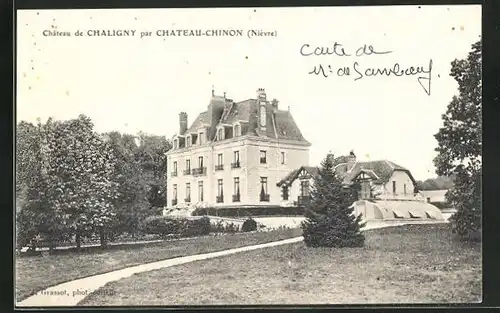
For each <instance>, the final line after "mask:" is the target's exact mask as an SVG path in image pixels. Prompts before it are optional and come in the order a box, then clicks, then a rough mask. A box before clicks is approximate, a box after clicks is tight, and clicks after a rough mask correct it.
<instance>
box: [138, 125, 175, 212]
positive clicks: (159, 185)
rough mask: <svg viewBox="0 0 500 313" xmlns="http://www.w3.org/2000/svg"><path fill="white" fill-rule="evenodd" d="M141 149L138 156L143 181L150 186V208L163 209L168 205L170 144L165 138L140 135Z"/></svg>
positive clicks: (141, 133)
mask: <svg viewBox="0 0 500 313" xmlns="http://www.w3.org/2000/svg"><path fill="white" fill-rule="evenodd" d="M138 139H139V142H140V144H139V148H138V150H137V153H136V156H137V159H138V160H139V162H140V164H141V167H142V170H143V179H144V181H145V183H146V185H147V186H148V200H149V204H150V208H153V209H154V208H161V207H164V206H165V205H166V203H167V197H166V192H167V181H166V179H167V156H166V155H165V153H166V152H168V151H169V150H170V148H171V144H170V142H169V141H168V140H167V139H166V138H165V137H164V136H156V135H149V134H146V133H143V132H140V133H139V134H138Z"/></svg>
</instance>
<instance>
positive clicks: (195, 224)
mask: <svg viewBox="0 0 500 313" xmlns="http://www.w3.org/2000/svg"><path fill="white" fill-rule="evenodd" d="M141 230H142V231H143V232H144V233H146V234H155V235H160V236H162V237H165V236H167V235H174V236H176V237H195V236H205V235H208V234H209V233H210V230H211V225H210V219H209V218H208V217H202V218H199V219H194V220H191V219H186V218H172V217H170V216H151V217H148V218H146V219H145V220H144V222H143V223H142V224H141Z"/></svg>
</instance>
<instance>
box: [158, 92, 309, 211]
mask: <svg viewBox="0 0 500 313" xmlns="http://www.w3.org/2000/svg"><path fill="white" fill-rule="evenodd" d="M179 124H180V128H179V129H180V131H179V133H178V134H176V135H174V136H173V138H172V140H173V142H174V148H173V149H172V150H170V151H169V152H168V153H167V157H168V168H169V173H168V174H167V207H173V206H176V205H184V206H190V205H194V204H198V205H203V206H208V207H223V206H231V207H238V206H269V205H279V204H281V202H282V201H281V200H282V199H281V190H280V188H279V187H277V183H278V182H279V181H280V180H281V178H283V177H284V176H286V175H287V174H288V173H289V172H290V171H291V170H292V169H294V168H297V167H299V166H300V165H301V164H308V163H309V146H310V143H309V142H307V141H306V140H305V139H304V138H303V137H302V135H301V133H300V130H299V129H298V127H297V125H296V124H295V122H294V121H293V118H292V116H291V114H290V112H289V111H282V110H279V109H278V105H277V101H276V100H273V101H272V102H270V101H267V99H266V94H265V91H264V89H259V90H258V91H257V99H249V100H245V101H242V102H238V103H235V102H233V101H232V100H230V99H227V98H226V97H225V96H224V97H220V96H215V95H214V94H212V99H211V100H210V104H209V106H208V108H207V111H206V112H202V113H201V114H200V115H199V116H198V117H197V119H196V120H195V121H194V122H193V124H192V125H191V127H189V128H188V127H187V114H185V113H184V112H182V113H181V114H180V119H179Z"/></svg>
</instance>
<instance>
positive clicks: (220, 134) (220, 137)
mask: <svg viewBox="0 0 500 313" xmlns="http://www.w3.org/2000/svg"><path fill="white" fill-rule="evenodd" d="M223 139H224V129H223V128H219V129H218V130H217V140H223Z"/></svg>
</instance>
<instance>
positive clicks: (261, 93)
mask: <svg viewBox="0 0 500 313" xmlns="http://www.w3.org/2000/svg"><path fill="white" fill-rule="evenodd" d="M257 102H258V104H259V129H260V131H262V132H265V131H266V122H267V110H266V105H267V101H266V92H265V90H264V88H259V89H257Z"/></svg>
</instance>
